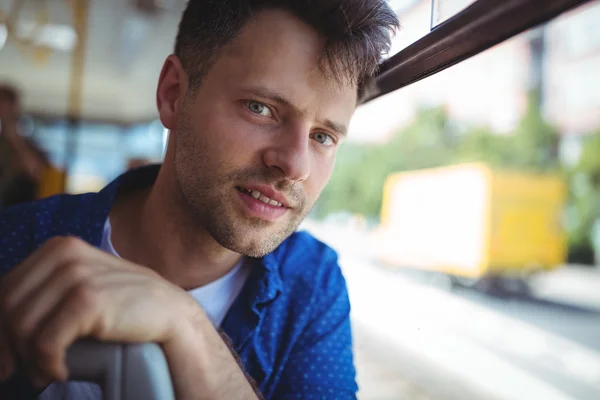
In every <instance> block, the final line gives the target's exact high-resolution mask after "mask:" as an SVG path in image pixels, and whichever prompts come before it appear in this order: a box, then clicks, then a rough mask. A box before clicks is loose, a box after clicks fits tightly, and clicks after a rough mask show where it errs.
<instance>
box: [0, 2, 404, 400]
mask: <svg viewBox="0 0 600 400" xmlns="http://www.w3.org/2000/svg"><path fill="white" fill-rule="evenodd" d="M397 23H398V22H397V19H396V16H395V15H394V13H393V12H392V11H391V10H390V9H389V7H388V6H387V4H386V3H385V1H384V0H346V1H342V0H339V1H332V0H329V1H327V0H321V1H318V0H312V1H300V0H297V1H259V0H254V1H225V0H204V1H202V0H198V1H196V0H192V1H190V2H189V4H188V6H187V9H186V11H185V12H184V14H183V17H182V20H181V24H180V28H179V33H178V36H177V41H176V46H175V54H174V55H171V56H169V57H168V58H167V60H166V62H165V64H164V67H163V70H162V72H161V75H160V78H159V84H158V90H157V105H158V111H159V115H160V119H161V121H162V123H163V124H164V126H165V127H166V128H168V129H170V130H171V136H170V140H169V145H168V149H167V154H166V156H165V160H164V163H163V164H162V166H161V167H160V169H158V167H154V168H142V169H137V170H134V171H132V172H129V173H126V174H125V175H123V176H122V177H120V178H118V179H117V180H116V181H115V182H113V183H112V184H110V185H109V186H108V187H106V188H105V189H103V190H102V191H101V192H100V193H99V194H87V195H82V196H60V197H55V198H52V199H50V200H46V201H43V202H38V203H33V204H29V205H26V206H21V207H18V208H14V209H12V210H10V211H8V212H6V213H5V214H3V215H2V219H1V220H0V268H2V269H3V270H4V271H5V274H4V276H3V278H2V280H1V281H0V320H1V321H2V330H1V331H0V333H1V334H2V338H0V374H1V376H2V379H14V375H13V374H14V371H16V370H18V369H19V367H20V368H21V370H23V373H24V374H25V375H26V376H27V377H28V378H29V379H30V380H31V382H32V385H33V387H35V388H37V389H38V390H42V389H44V388H45V387H46V386H47V385H48V384H49V383H50V382H56V381H65V380H66V379H67V371H66V366H65V362H64V356H65V349H66V348H68V346H69V345H70V344H72V343H73V341H74V340H76V339H77V338H80V337H84V336H92V337H95V338H97V339H99V340H103V341H120V342H156V343H159V344H160V345H161V346H162V348H163V350H164V353H165V356H166V358H167V361H168V363H169V368H170V372H171V377H172V380H173V384H174V388H175V392H176V397H177V398H178V399H194V400H195V399H227V400H229V399H247V398H248V399H252V398H256V397H257V396H258V394H255V389H258V391H259V392H260V393H261V394H262V395H263V396H264V397H265V398H275V399H286V398H303V399H310V398H319V399H321V398H354V397H355V393H356V390H357V387H356V383H355V372H354V367H353V361H352V349H351V332H350V322H349V307H350V306H349V303H348V296H347V292H346V286H345V283H344V279H343V277H342V274H341V272H340V269H339V267H338V266H337V261H336V255H335V253H334V252H333V251H332V250H331V249H329V248H327V247H326V246H325V245H323V244H321V243H319V242H318V241H316V240H315V239H313V238H311V237H310V236H309V235H307V234H305V233H294V231H295V230H296V228H297V227H298V225H299V224H300V222H301V221H302V219H303V218H304V217H305V216H306V214H307V213H308V212H309V210H310V209H311V207H312V206H313V205H314V203H315V201H316V200H317V198H318V196H319V194H320V193H321V191H322V190H323V188H324V186H325V184H326V183H327V181H328V179H329V177H330V174H331V171H332V169H333V165H334V159H335V154H336V149H337V148H338V146H339V144H340V142H342V141H343V139H344V135H345V132H346V129H347V126H348V123H349V121H350V118H351V116H352V114H353V112H354V109H355V106H356V104H357V101H358V96H360V92H361V87H362V86H363V83H364V82H365V81H366V79H367V78H368V77H369V76H370V75H372V74H373V73H374V71H375V69H376V67H377V62H378V61H379V60H380V55H381V54H382V53H383V52H385V51H387V50H388V49H389V45H390V31H391V30H393V29H395V28H396V27H397ZM98 248H99V249H98ZM218 328H220V329H221V330H222V331H223V332H224V334H225V335H226V336H227V337H228V338H229V339H226V341H229V340H230V341H231V346H227V345H226V344H225V342H224V340H223V339H222V336H221V335H220V334H219V332H218ZM230 347H231V348H230ZM232 353H234V354H237V356H239V359H240V360H241V364H242V365H240V364H238V362H236V359H235V356H234V355H233V354H232ZM11 376H12V377H13V378H11ZM251 382H253V383H251ZM254 382H255V386H256V388H253V384H254ZM69 395H71V396H72V398H78V399H80V398H86V396H89V398H98V396H99V393H98V391H97V388H94V387H93V386H92V385H86V384H76V383H66V384H65V383H63V384H58V383H54V384H52V385H50V387H49V388H48V389H46V391H45V392H44V393H43V395H42V399H50V398H52V399H54V398H60V396H67V397H68V396H69Z"/></svg>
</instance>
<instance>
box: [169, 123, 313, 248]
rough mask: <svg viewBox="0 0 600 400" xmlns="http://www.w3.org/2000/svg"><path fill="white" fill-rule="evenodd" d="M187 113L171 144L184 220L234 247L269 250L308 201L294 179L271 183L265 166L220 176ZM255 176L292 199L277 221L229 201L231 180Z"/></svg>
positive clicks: (303, 212)
mask: <svg viewBox="0 0 600 400" xmlns="http://www.w3.org/2000/svg"><path fill="white" fill-rule="evenodd" d="M197 136H199V135H197V134H196V133H194V131H193V130H192V129H191V126H190V123H189V119H188V118H183V119H182V121H181V125H180V129H179V130H178V133H177V139H176V149H175V173H176V178H177V183H178V186H179V189H180V192H181V194H182V196H183V201H184V203H185V204H183V207H185V208H186V214H188V215H189V220H190V223H192V224H193V225H195V226H196V227H198V228H200V229H202V230H204V231H206V232H207V233H208V234H209V235H210V236H211V237H212V238H213V239H214V240H215V241H216V242H217V243H219V244H220V245H221V246H223V247H224V248H226V249H229V250H231V251H234V252H236V253H239V254H242V255H245V256H248V257H255V258H260V257H263V256H265V255H267V254H269V253H271V252H272V251H273V250H275V249H276V248H277V247H278V246H279V245H280V244H281V243H282V242H283V241H284V240H285V239H287V238H288V237H289V236H290V235H291V234H292V233H294V232H295V231H296V229H297V228H298V226H300V224H301V223H302V221H303V220H304V218H305V217H306V215H307V214H308V212H309V211H310V208H311V207H310V206H309V205H307V201H306V196H305V195H304V194H303V193H302V192H301V191H300V190H298V189H296V190H294V187H293V186H294V185H291V184H289V183H286V182H281V180H280V182H278V183H274V182H275V180H274V177H273V176H272V175H273V174H272V173H271V171H270V170H269V169H267V168H266V167H264V168H256V167H254V168H247V169H244V170H243V171H238V172H236V173H233V174H229V175H228V176H220V175H219V174H218V171H219V168H218V167H215V165H212V164H210V163H209V160H210V159H209V158H208V157H209V154H208V153H209V152H207V151H206V150H205V151H203V150H202V149H206V146H202V143H201V142H200V141H199V140H195V138H196V137H197ZM251 181H254V182H256V181H259V182H262V183H270V184H273V185H274V186H276V187H277V189H278V190H281V191H282V192H284V193H286V195H287V197H288V198H289V199H290V200H293V203H292V204H294V208H293V209H290V210H288V212H287V214H288V215H285V216H284V217H283V218H285V219H284V220H281V221H277V222H270V221H265V220H262V219H260V218H257V217H250V216H247V215H242V214H241V213H239V212H238V211H237V210H236V208H237V207H236V206H235V205H234V204H233V202H235V201H236V199H235V198H234V195H235V193H233V194H232V193H231V191H233V190H236V189H235V183H236V182H251Z"/></svg>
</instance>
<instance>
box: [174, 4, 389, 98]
mask: <svg viewBox="0 0 600 400" xmlns="http://www.w3.org/2000/svg"><path fill="white" fill-rule="evenodd" d="M271 8H274V9H282V10H287V11H290V12H291V13H293V14H294V15H295V16H297V17H298V18H299V19H300V20H302V21H304V22H305V23H306V24H308V25H309V26H311V27H313V28H314V29H315V30H316V31H317V32H318V33H319V34H320V35H322V36H323V37H324V38H325V46H324V49H323V54H322V58H321V60H320V63H319V64H320V65H319V67H320V69H321V71H323V72H324V73H328V74H330V76H331V77H332V78H334V79H335V80H336V81H337V82H339V83H343V82H347V83H354V84H357V85H358V87H359V97H360V96H361V91H362V86H363V85H364V83H365V81H366V80H367V79H368V78H369V77H371V76H372V75H373V74H374V73H375V72H376V71H377V66H378V65H379V62H380V61H381V59H382V56H383V55H384V54H385V53H387V52H388V51H389V49H390V46H391V35H392V33H393V31H394V30H395V29H397V28H398V27H399V22H398V18H397V17H396V14H395V13H394V12H393V11H392V9H390V7H389V6H388V4H387V2H386V0H287V1H286V0H189V2H188V4H187V7H186V9H185V11H184V13H183V17H182V19H181V22H180V25H179V32H178V33H177V40H176V43H175V55H177V56H178V57H179V59H180V60H181V62H182V64H183V68H184V69H185V71H186V72H187V73H188V75H189V80H190V91H192V92H193V91H195V89H197V88H198V87H199V86H200V85H201V83H202V79H203V78H204V76H205V75H206V73H207V72H208V70H209V69H210V67H211V66H212V64H213V63H214V62H215V60H216V58H217V57H218V55H219V52H220V50H221V49H222V48H223V47H224V46H225V45H227V44H228V43H229V42H231V40H233V39H234V38H235V37H236V35H237V34H238V33H239V32H240V30H241V29H242V28H243V26H244V25H245V24H246V23H247V22H248V21H249V19H250V18H251V17H252V16H253V14H254V13H256V12H257V11H260V10H264V9H271Z"/></svg>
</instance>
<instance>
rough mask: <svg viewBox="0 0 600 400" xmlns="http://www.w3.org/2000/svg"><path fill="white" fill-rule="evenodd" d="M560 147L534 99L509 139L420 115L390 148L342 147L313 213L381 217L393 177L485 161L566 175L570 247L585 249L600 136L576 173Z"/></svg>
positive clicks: (598, 188)
mask: <svg viewBox="0 0 600 400" xmlns="http://www.w3.org/2000/svg"><path fill="white" fill-rule="evenodd" d="M558 145H559V134H558V131H557V130H556V129H555V128H554V127H552V126H551V125H549V124H548V123H547V122H546V121H545V120H544V118H543V115H542V113H541V111H540V107H539V101H538V100H537V95H536V94H535V93H532V94H531V95H530V96H529V101H528V107H527V110H526V112H525V114H524V116H523V117H522V119H521V120H520V121H519V123H518V125H517V127H516V129H515V131H514V132H509V133H507V134H498V133H495V132H493V131H492V130H491V129H489V128H487V127H483V126H476V127H471V128H469V129H466V130H465V131H463V132H461V133H459V132H458V130H457V129H453V128H451V125H450V124H449V120H448V116H447V115H446V113H445V112H444V110H443V108H431V109H423V110H420V111H419V112H418V113H417V116H416V117H415V119H414V121H413V123H412V124H410V125H409V126H407V127H405V128H403V129H401V130H400V131H398V132H397V133H396V134H395V135H393V136H392V137H391V139H390V140H389V141H388V142H386V143H385V144H380V145H368V146H365V145H360V144H353V143H347V144H345V145H344V146H343V147H342V148H341V149H340V151H339V153H338V162H337V166H336V169H335V171H334V173H333V175H332V178H331V181H330V183H329V185H328V186H327V187H326V189H325V190H324V192H323V194H322V196H321V199H320V200H319V203H318V204H317V207H316V208H315V214H316V216H317V217H321V218H322V217H325V216H327V215H328V214H331V213H334V212H339V211H346V212H351V213H354V214H362V215H364V216H366V217H369V218H378V217H379V215H380V210H381V203H382V197H383V185H384V182H385V179H386V178H387V176H388V175H390V174H391V173H394V172H401V171H409V170H418V169H422V168H431V167H437V166H444V165H449V164H455V163H459V162H473V161H483V162H486V163H488V164H489V165H491V166H493V167H498V168H503V169H514V170H520V171H532V172H554V173H561V174H564V176H565V178H566V179H567V180H568V186H569V187H570V193H569V210H570V213H569V218H568V220H569V222H570V224H569V234H570V244H571V246H573V247H582V248H586V247H589V246H590V242H591V230H592V226H593V224H594V222H595V221H596V220H598V218H600V131H599V132H597V133H596V134H595V135H589V136H588V138H587V140H585V141H584V147H583V151H582V155H581V159H580V160H579V162H578V164H577V165H576V166H575V167H574V168H565V167H563V166H562V165H561V164H560V161H559V157H558Z"/></svg>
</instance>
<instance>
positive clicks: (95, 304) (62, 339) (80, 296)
mask: <svg viewBox="0 0 600 400" xmlns="http://www.w3.org/2000/svg"><path fill="white" fill-rule="evenodd" d="M94 290H95V289H93V288H91V287H89V286H85V285H82V286H77V287H76V288H75V289H74V290H72V291H71V292H70V293H69V294H67V295H66V297H65V298H63V299H62V301H61V302H60V303H59V304H58V306H57V307H56V309H55V311H54V312H53V313H52V314H50V315H49V316H48V317H47V318H46V320H45V321H44V323H43V326H42V327H41V328H40V329H39V331H38V332H37V333H36V335H35V338H34V339H33V341H32V346H33V349H32V350H33V351H34V353H35V356H34V357H35V359H36V362H37V364H38V366H39V368H41V369H43V370H44V371H45V372H46V374H47V375H48V376H50V377H51V378H52V379H53V380H66V379H67V378H68V371H67V367H66V363H65V356H66V351H67V348H68V347H69V346H70V345H71V344H73V342H75V340H76V339H79V338H81V337H85V336H88V335H89V333H90V332H91V331H92V329H93V327H94V325H95V323H96V320H97V319H98V316H99V310H100V307H101V305H100V304H99V301H98V299H99V297H98V296H96V295H95V293H94Z"/></svg>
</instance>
